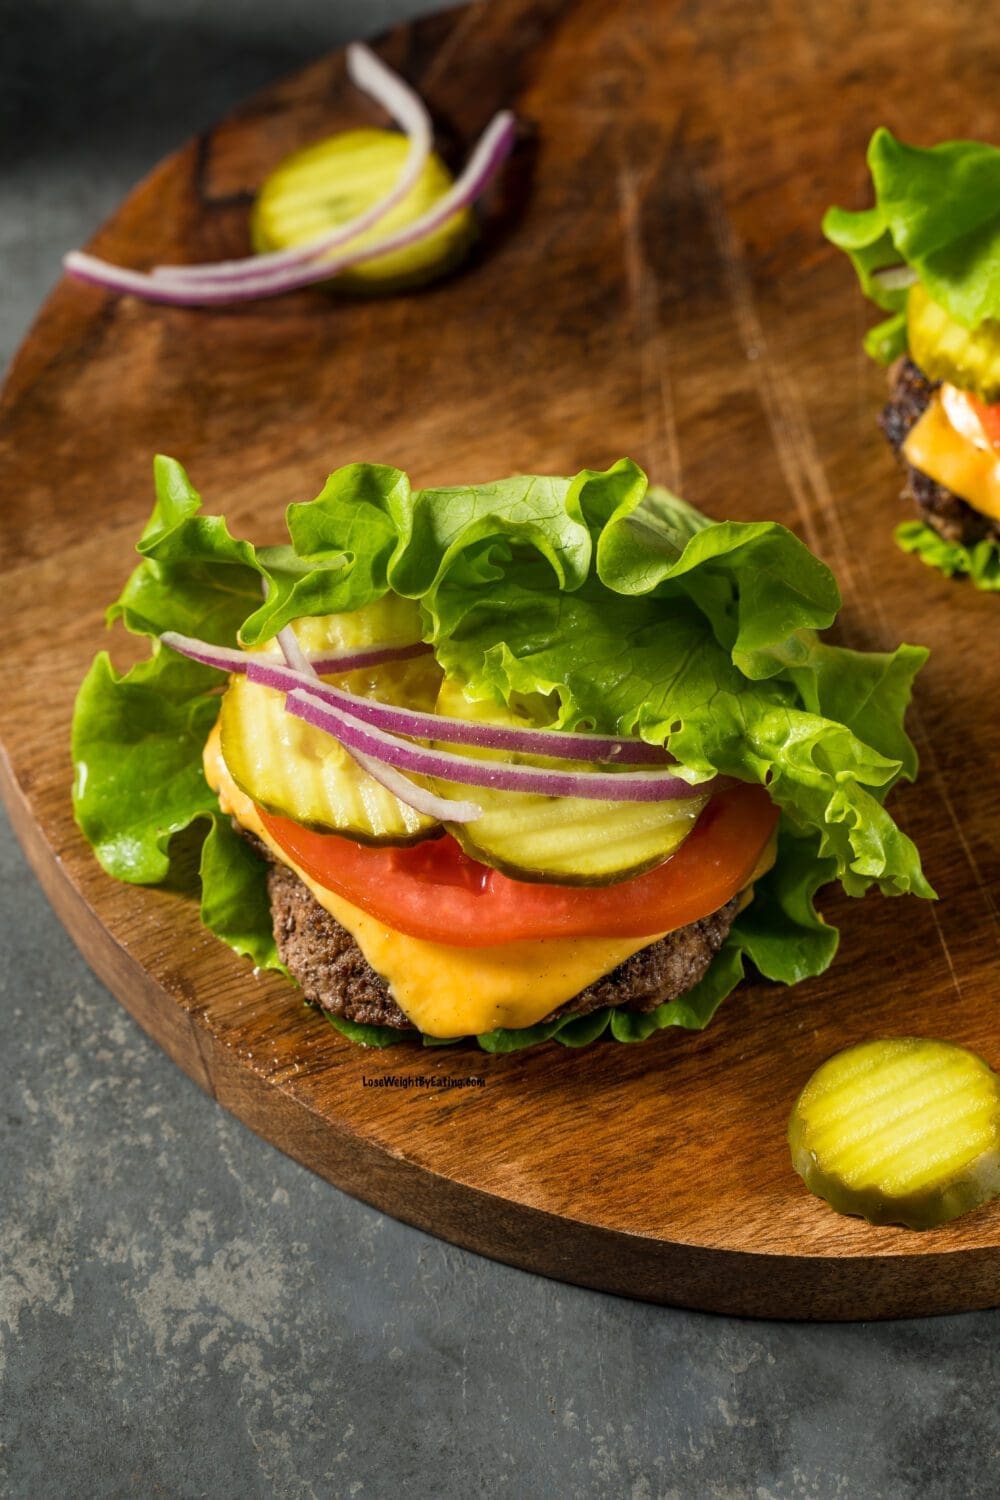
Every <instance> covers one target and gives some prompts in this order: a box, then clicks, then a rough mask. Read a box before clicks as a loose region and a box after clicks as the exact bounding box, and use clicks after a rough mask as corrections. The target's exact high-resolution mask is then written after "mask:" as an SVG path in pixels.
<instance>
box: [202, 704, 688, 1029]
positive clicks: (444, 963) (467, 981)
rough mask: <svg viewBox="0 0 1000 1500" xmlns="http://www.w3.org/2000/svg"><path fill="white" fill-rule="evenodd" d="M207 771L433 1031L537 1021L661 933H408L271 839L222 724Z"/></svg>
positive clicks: (410, 1013) (229, 807)
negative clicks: (458, 943)
mask: <svg viewBox="0 0 1000 1500" xmlns="http://www.w3.org/2000/svg"><path fill="white" fill-rule="evenodd" d="M205 776H206V779H207V781H208V784H209V786H210V787H211V788H212V790H213V791H214V792H215V793H216V794H217V796H218V798H219V806H220V807H221V808H222V811H223V812H225V813H229V814H230V815H231V816H232V817H234V818H235V819H236V821H237V822H238V823H239V824H240V825H241V826H242V827H243V828H246V829H248V830H249V831H250V832H251V833H254V834H256V836H257V837H258V838H259V839H260V840H261V841H262V842H263V843H265V844H267V846H268V848H269V849H270V850H271V851H272V853H273V854H274V855H275V857H276V858H277V859H279V860H280V861H281V863H282V864H284V865H288V866H289V867H290V868H291V869H293V870H294V871H295V873H296V875H298V877H299V879H300V880H301V881H302V882H303V884H304V885H306V886H308V887H309V889H310V891H312V893H313V895H314V896H315V898H316V900H317V901H318V902H319V904H320V906H322V907H323V908H324V909H325V910H326V911H328V912H329V913H330V915H331V916H332V917H333V918H334V919H335V920H336V921H338V922H339V923H340V925H341V927H344V928H346V929H347V931H348V932H349V933H350V934H351V937H352V938H353V939H354V941H355V942H356V943H357V945H358V947H359V948H360V949H361V952H362V953H363V954H364V956H365V958H366V959H367V961H368V963H369V964H370V965H371V967H372V968H373V969H374V970H375V972H376V974H380V975H381V976H382V978H383V979H384V980H385V981H386V983H387V984H388V986H389V988H390V990H391V991H392V996H393V999H394V1000H395V1001H396V1004H397V1005H398V1006H399V1008H400V1010H401V1011H402V1012H403V1014H404V1015H405V1016H406V1017H407V1018H408V1019H409V1020H410V1021H412V1022H413V1024H414V1026H416V1027H417V1028H418V1030H420V1031H423V1032H425V1033H426V1035H427V1036H436V1037H455V1036H471V1035H475V1034H476V1033H478V1032H481V1031H493V1030H495V1029H496V1028H497V1027H500V1026H503V1027H510V1028H517V1027H521V1026H534V1025H535V1023H536V1022H538V1021H540V1020H542V1018H543V1017H544V1016H547V1015H548V1014H549V1012H550V1011H552V1010H555V1008H556V1007H557V1006H559V1005H562V1004H563V1002H564V1001H566V1000H569V999H571V998H572V997H573V996H574V995H577V994H579V992H580V991H581V990H584V989H586V988H587V986H588V985H589V984H593V983H594V981H595V980H596V979H600V978H601V976H602V975H603V974H610V972H611V970H612V969H616V968H617V967H618V965H619V964H621V963H624V962H625V960H626V959H627V958H629V957H630V956H631V955H632V954H633V953H637V952H638V951H639V949H640V948H646V947H648V946H649V944H650V943H655V942H656V940H657V938H658V937H662V936H663V934H662V933H654V934H653V935H652V936H651V937H643V938H634V937H633V938H539V939H537V940H534V941H530V942H527V941H526V942H516V943H497V944H495V945H493V946H491V947H486V948H454V947H452V946H450V945H449V944H447V943H431V942H428V941H427V940H426V939H424V938H415V937H409V936H407V934H406V933H403V932H396V931H395V930H394V929H393V928H391V927H386V926H385V925H384V923H382V922H380V921H379V920H378V919H377V918H376V917H372V916H369V915H368V913H367V912H364V911H360V910H359V909H358V907H356V906H354V905H352V904H351V902H349V901H345V900H344V898H343V897H342V896H337V895H335V894H334V893H333V891H328V890H327V889H326V888H325V887H324V886H321V885H319V884H317V882H316V881H315V880H312V879H310V877H309V876H308V875H306V874H305V873H304V872H303V871H302V870H300V869H299V867H298V865H296V864H295V863H294V862H293V861H292V860H290V859H289V857H288V855H287V854H286V853H285V852H284V850H282V849H280V848H279V847H278V845H277V844H275V842H274V840H273V839H272V838H270V836H269V835H268V833H267V831H266V830H265V828H264V825H263V823H262V822H261V821H260V818H259V817H258V815H257V809H256V808H255V807H254V804H253V802H252V801H251V800H250V798H249V797H247V796H246V795H245V794H244V793H243V792H241V791H240V789H239V787H238V786H237V785H236V783H235V782H234V781H233V779H232V777H231V776H230V774H229V771H228V769H227V767H226V763H225V761H224V760H223V758H222V752H221V749H220V746H219V732H218V726H216V728H215V729H213V730H212V733H211V734H210V736H209V738H208V742H207V744H206V745H205Z"/></svg>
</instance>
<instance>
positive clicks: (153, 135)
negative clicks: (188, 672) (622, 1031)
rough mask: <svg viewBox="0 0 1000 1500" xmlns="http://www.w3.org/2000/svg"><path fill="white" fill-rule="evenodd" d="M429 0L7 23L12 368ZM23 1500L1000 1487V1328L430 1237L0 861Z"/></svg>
mask: <svg viewBox="0 0 1000 1500" xmlns="http://www.w3.org/2000/svg"><path fill="white" fill-rule="evenodd" d="M430 8H431V6H430V5H428V4H427V0H409V3H408V4H407V3H402V0H382V3H378V4H376V3H368V4H365V3H363V0H354V3H351V4H348V3H346V0H339V3H338V0H325V3H320V0H282V3H281V4H280V5H278V6H273V5H265V4H263V3H261V0H253V3H249V0H246V3H242V4H236V3H233V4H228V5H227V4H226V3H224V0H130V3H125V0H62V3H57V0H13V3H12V0H7V3H6V4H5V5H0V21H2V23H3V25H2V33H0V34H2V35H3V38H4V41H3V45H2V47H0V115H2V139H3V142H4V147H3V150H4V161H3V166H2V169H0V257H2V266H3V275H2V285H3V300H2V306H0V358H2V359H3V360H4V361H6V359H8V358H9V356H10V354H11V353H12V352H13V348H14V346H15V344H16V341H17V339H18V338H19V337H20V336H21V334H22V333H23V331H24V329H25V328H26V327H27V324H28V322H29V320H30V318H31V315H32V312H33V310H34V309H35V307H36V306H37V304H38V303H39V301H40V300H41V299H42V297H43V296H44V294H45V292H46V291H47V289H48V287H49V286H50V285H51V283H52V281H53V279H54V278H55V276H56V274H57V267H58V261H59V256H60V254H61V252H62V250H63V249H64V248H66V247H68V246H71V245H74V244H77V243H79V242H80V241H81V240H82V239H83V238H84V237H85V236H86V235H87V234H88V232H89V231H90V230H91V229H92V228H93V226H95V225H96V223H97V222H98V221H99V220H100V219H101V218H102V216H103V215H104V214H106V213H107V212H109V211H110V210H111V209H112V207H113V206H114V204H115V203H116V202H117V201H118V199H119V198H120V196H121V195H122V194H123V193H124V192H125V191H126V189H127V188H128V187H129V185H130V183H131V182H132V181H133V180H134V179H135V178H136V177H137V176H138V175H139V174H140V173H141V172H142V171H143V170H144V169H145V168H146V167H147V166H148V165H149V164H151V162H152V161H153V160H155V158H156V157H157V156H158V155H160V154H161V153H162V152H164V151H166V150H167V149H169V148H170V147H172V146H173V145H174V144H175V143H176V142H178V141H179V140H180V139H182V138H183V137H184V136H185V135H186V134H188V133H189V132H190V131H191V130H192V129H194V128H196V127H197V126H199V125H201V124H203V123H206V122H207V121H209V120H211V119H213V118H214V117H216V116H217V115H219V114H221V113H222V112H224V111H225V109H226V108H227V107H229V106H230V105H231V104H233V103H235V102H236V101H237V100H238V99H240V98H242V97H243V96H245V95H246V94H247V93H248V92H250V91H251V90H252V89H254V88H256V87H257V86H259V85H260V84H262V83H263V82H264V81H265V80H266V79H268V78H270V77H272V76H275V75H277V74H280V73H282V72H284V71H287V70H289V69H290V68H292V67H294V66H296V65H297V64H298V63H300V62H301V61H304V60H305V59H307V58H308V57H310V56H312V55H314V54H315V53H317V52H319V51H321V50H323V49H325V48H327V47H329V46H331V45H333V44H336V43H338V42H340V41H342V40H344V39H346V38H348V37H349V36H351V35H360V34H362V33H364V32H370V31H373V30H375V29H377V28H378V27H379V26H380V25H383V24H385V23H386V22H387V21H388V20H389V19H390V18H391V17H392V16H394V15H397V16H402V15H404V14H406V13H415V12H417V11H419V10H421V9H425V10H426V9H430ZM0 934H2V936H0V943H2V956H3V963H2V965H0V1086H2V1093H0V1492H2V1493H3V1494H5V1495H12V1496H19V1497H20V1496H25V1497H27V1496H30V1497H32V1500H35V1497H49V1496H51V1497H65V1496H86V1497H91V1496H95V1497H98V1496H99V1497H104V1496H152V1495H158V1496H170V1497H174V1496H184V1497H187V1496H192V1497H193V1496H211V1497H213V1500H214V1497H240V1500H245V1497H247V1500H248V1497H256V1496H262V1497H263V1496H274V1495H277V1496H288V1497H300V1496H302V1497H309V1496H327V1495H335V1496H341V1495H343V1496H354V1495H358V1496H362V1497H364V1496H377V1497H378V1496H391V1495H396V1494H406V1495H408V1496H413V1497H424V1496H427V1497H443V1500H451V1497H465V1496H472V1495H504V1496H505V1495H510V1496H515V1497H535V1496H538V1497H550V1496H551V1497H559V1500H562V1497H577V1496H579V1497H591V1496H593V1497H614V1496H631V1497H633V1500H653V1497H660V1496H663V1497H666V1496H677V1497H685V1500H686V1497H699V1500H700V1497H716V1500H722V1497H725V1500H730V1497H744V1496H746V1497H753V1500H768V1497H785V1496H789V1497H791V1496H801V1497H820V1500H823V1497H827V1496H846V1497H855V1496H878V1497H887V1500H896V1497H911V1496H920V1497H924V1500H944V1497H948V1500H951V1497H956V1500H958V1497H962V1500H974V1497H980V1496H981V1497H987V1496H990V1497H992V1496H995V1495H997V1494H998V1493H1000V1481H998V1477H997V1476H998V1472H1000V1465H998V1460H1000V1428H998V1421H997V1388H998V1375H1000V1360H998V1353H997V1337H998V1334H1000V1315H995V1314H977V1315H969V1316H965V1317H958V1318H945V1319H936V1320H930V1321H927V1322H911V1323H896V1324H882V1325H867V1326H862V1325H859V1326H846V1327H817V1326H795V1325H781V1324H761V1323H750V1322H740V1321H737V1320H732V1319H722V1318H713V1317H707V1316H701V1315H698V1314H693V1313H683V1312H675V1311H670V1310H666V1309H661V1308H653V1307H645V1306H641V1305H638V1304H631V1303H628V1302H624V1301H619V1300H617V1299H615V1298H611V1297H605V1296H600V1295H596V1294H593V1293H590V1292H585V1291H581V1290H578V1289H575V1288H572V1287H565V1286H560V1285H558V1284H556V1283H552V1282H545V1281H542V1280H539V1279H536V1278H534V1277H531V1276H527V1275H523V1274H521V1273H519V1272H516V1271H512V1270H509V1269H508V1268H506V1267H503V1266H498V1265H493V1264H491V1263H489V1262H487V1261H483V1260H479V1259H477V1258H475V1257H474V1256H471V1255H468V1254H465V1253H464V1252H461V1251H458V1250H455V1249H453V1248H451V1247H449V1246H448V1245H444V1244H441V1243H439V1242H437V1241H435V1240H433V1239H430V1238H428V1237H427V1236H425V1235H422V1234H418V1233H416V1232H415V1231H413V1230H410V1229H406V1228H404V1227H402V1226H400V1225H398V1224H395V1223H393V1222H391V1221H390V1220H387V1219H384V1218H382V1217H381V1216H380V1215H378V1214H376V1213H373V1212H372V1211H371V1210H369V1209H367V1208H365V1207H363V1206H361V1205H359V1204H357V1203H354V1202H352V1201H351V1200H350V1199H348V1198H345V1197H344V1196H342V1195H341V1194H339V1193H337V1192H335V1191H334V1190H333V1189H332V1188H329V1187H328V1186H327V1185H326V1184H325V1183H322V1182H320V1181H318V1180H317V1179H315V1178H313V1177H312V1176H310V1175H309V1174H308V1173H307V1172H305V1171H303V1170H302V1169H301V1168H299V1167H297V1166H296V1165H294V1164H293V1163H292V1162H290V1161H287V1160H285V1159H284V1158H283V1157H281V1156H279V1155H278V1154H277V1152H275V1151H273V1150H271V1149H270V1148H269V1147H268V1146H266V1145H264V1144H263V1143H262V1142H261V1141H259V1140H257V1139H256V1138H255V1137H254V1136H252V1135H250V1134H249V1132H248V1131H246V1130H245V1129H244V1128H243V1127H242V1126H240V1125H239V1124H237V1123H236V1122H235V1121H234V1120H232V1119H231V1118H229V1117H228V1116H227V1115H225V1114H223V1113H222V1112H221V1111H220V1110H219V1109H217V1108H216V1106H215V1105H214V1104H212V1103H211V1102H210V1101H209V1100H208V1099H206V1098H205V1097H203V1096H202V1095H201V1094H200V1093H199V1092H198V1090H197V1089H196V1088H195V1087H194V1086H193V1085H192V1084H190V1083H188V1082H187V1080H186V1079H185V1078H183V1077H182V1076H181V1074H180V1073H178V1072H177V1071H176V1070H175V1069H174V1067H173V1066H172V1064H171V1063H170V1062H168V1061H167V1059H166V1058H165V1057H164V1056H163V1055H162V1054H161V1053H160V1052H159V1051H158V1050H157V1048H156V1047H155V1046H153V1044H152V1043H151V1042H149V1041H148V1040H147V1039H146V1038H145V1036H144V1035H143V1034H142V1033H141V1032H140V1031H139V1030H138V1028H137V1027H136V1026H135V1025H134V1024H133V1023H132V1022H131V1020H130V1019H129V1018H128V1017H127V1016H126V1015H125V1014H124V1013H123V1012H122V1011H121V1010H120V1009H119V1007H118V1006H117V1004H116V1003H115V1001H114V1000H113V999H112V998H111V997H110V996H109V995H108V994H107V993H106V992H105V991H104V989H103V988H102V986H101V985H100V984H98V983H97V981H96V980H95V979H94V978H93V977H92V975H91V974H90V973H89V972H88V970H87V968H86V966H85V965H84V964H83V962H82V961H81V959H80V958H79V956H78V955H77V953H76V951H75V949H74V948H73V946H72V944H71V942H70V941H69V939H68V938H67V937H66V935H65V934H64V933H63V932H62V930H61V928H60V927H59V924H58V923H57V922H56V920H55V918H54V917H53V915H52V913H51V912H50V910H49V908H48V906H47V905H46V902H45V900H44V898H43V897H42V895H41V893H40V891H39V890H38V888H37V887H36V886H35V884H34V882H33V880H32V878H31V876H30V874H29V873H28V871H27V869H26V866H25V864H24V860H23V858H22V856H21V854H20V851H19V849H18V848H17V847H16V845H15V844H14V843H13V841H12V839H11V837H10V835H9V832H8V831H7V829H6V826H5V827H4V830H3V842H2V846H0Z"/></svg>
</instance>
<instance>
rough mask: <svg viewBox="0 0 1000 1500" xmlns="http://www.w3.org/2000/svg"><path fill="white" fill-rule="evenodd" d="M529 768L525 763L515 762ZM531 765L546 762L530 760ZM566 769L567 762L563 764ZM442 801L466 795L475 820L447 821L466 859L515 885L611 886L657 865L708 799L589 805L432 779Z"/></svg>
mask: <svg viewBox="0 0 1000 1500" xmlns="http://www.w3.org/2000/svg"><path fill="white" fill-rule="evenodd" d="M520 760H521V763H522V764H526V763H528V762H527V761H526V758H524V757H520ZM530 763H531V764H534V765H551V764H552V762H551V761H542V760H534V761H532V762H530ZM560 765H562V766H563V767H564V768H565V767H566V765H567V762H566V761H561V762H560ZM433 786H434V789H435V791H436V792H438V794H439V795H440V796H442V797H462V796H464V797H470V798H474V800H475V801H476V802H477V803H478V804H479V806H480V807H481V808H482V810H483V813H482V817H480V818H477V819H476V821H475V822H474V823H455V824H447V825H446V826H447V828H448V832H449V833H452V834H454V836H455V838H456V839H457V840H458V842H459V843H460V844H461V846H462V848H463V849H464V850H465V852H466V854H469V855H471V856H472V858H473V859H478V860H479V861H480V863H482V864H484V865H492V866H493V867H494V869H497V870H502V871H503V873H504V874H505V875H510V876H511V877H512V878H513V879H514V880H526V881H541V882H548V883H550V884H555V885H613V884H615V883H616V882H617V881H619V880H629V879H631V877H632V876H633V875H641V874H642V872H643V871H644V870H649V869H652V867H653V866H654V865H658V864H662V862H663V860H665V859H667V858H669V856H670V855H671V854H674V853H675V852H676V850H677V849H678V848H679V847H680V845H681V844H682V843H683V842H684V840H685V839H686V838H687V836H688V834H689V833H690V832H691V830H692V828H693V827H694V825H695V823H696V821H697V819H698V815H699V813H700V812H701V811H702V809H703V808H704V806H705V804H706V802H707V801H708V798H707V796H700V797H697V796H694V797H684V798H683V799H680V798H678V799H676V800H674V801H670V802H593V801H591V800H590V799H589V798H584V797H539V796H535V795H534V794H532V793H528V792H494V791H491V790H489V789H488V788H485V787H479V786H477V787H475V788H473V789H470V788H469V787H460V786H458V785H457V784H455V783H452V782H447V781H436V780H435V781H434V782H433Z"/></svg>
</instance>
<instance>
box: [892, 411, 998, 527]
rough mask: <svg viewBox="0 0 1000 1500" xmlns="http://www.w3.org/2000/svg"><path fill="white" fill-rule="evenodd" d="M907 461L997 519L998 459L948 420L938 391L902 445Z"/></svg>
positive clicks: (990, 450) (993, 452)
mask: <svg viewBox="0 0 1000 1500" xmlns="http://www.w3.org/2000/svg"><path fill="white" fill-rule="evenodd" d="M903 456H904V458H905V459H906V461H907V463H908V464H912V465H913V467H914V468H915V469H919V470H920V471H921V473H922V474H927V475H929V476H930V478H931V479H934V480H936V481H937V483H938V484H943V485H944V487H945V489H949V490H951V491H952V492H953V494H956V495H959V496H961V498H962V499H963V500H967V501H968V502H969V504H970V505H973V506H975V508H976V510H979V511H982V513H983V515H985V516H993V517H994V518H995V519H996V520H1000V458H998V457H997V454H996V453H995V451H993V450H992V449H986V448H981V447H979V446H977V445H976V444H975V443H973V442H971V441H970V440H969V438H968V437H967V436H966V435H964V434H963V433H960V432H957V431H956V429H955V428H954V427H953V426H952V424H951V422H950V421H949V420H948V415H947V412H946V411H945V408H944V406H943V405H942V402H941V395H940V392H939V391H935V392H934V395H933V396H932V397H931V400H930V405H929V406H928V407H927V410H926V411H925V412H924V414H923V416H922V417H921V418H920V420H919V421H918V422H916V423H915V424H914V426H913V427H911V429H910V431H909V433H908V434H907V437H906V441H905V442H904V444H903Z"/></svg>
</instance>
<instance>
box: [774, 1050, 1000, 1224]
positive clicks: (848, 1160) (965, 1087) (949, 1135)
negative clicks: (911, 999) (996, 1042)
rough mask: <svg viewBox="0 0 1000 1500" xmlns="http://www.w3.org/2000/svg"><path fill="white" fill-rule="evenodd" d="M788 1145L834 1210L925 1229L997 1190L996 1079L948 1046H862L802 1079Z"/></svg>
mask: <svg viewBox="0 0 1000 1500" xmlns="http://www.w3.org/2000/svg"><path fill="white" fill-rule="evenodd" d="M788 1143H789V1145H790V1147H791V1152H792V1163H793V1165H794V1167H795V1170H796V1171H797V1172H798V1173H799V1175H800V1177H802V1179H803V1181H804V1182H805V1184H806V1186H807V1187H808V1188H809V1190H810V1192H812V1193H815V1194H816V1195H817V1196H818V1197H820V1198H825V1199H826V1201H827V1203H829V1204H830V1207H831V1208H835V1209H836V1210H837V1212H838V1213H842V1214H856V1215H859V1216H860V1217H861V1218H864V1219H867V1220H868V1221H869V1223H872V1224H903V1225H905V1226H906V1227H907V1228H908V1229H933V1228H934V1227H935V1226H936V1225H938V1224H946V1223H947V1222H948V1220H949V1219H955V1218H957V1217H958V1215H959V1214H964V1213H967V1212H968V1211H969V1210H970V1209H973V1208H978V1207H979V1206H980V1205H981V1204H983V1203H988V1202H989V1200H990V1199H991V1198H994V1197H996V1196H997V1194H1000V1077H998V1075H997V1074H996V1073H994V1072H993V1071H992V1069H991V1068H990V1067H989V1066H988V1065H987V1064H986V1063H985V1062H984V1061H983V1059H982V1058H981V1057H977V1056H976V1054H975V1053H974V1052H970V1051H969V1050H968V1049H967V1048H965V1047H959V1046H956V1045H955V1044H954V1043H953V1042H939V1041H933V1040H931V1039H930V1038H927V1037H897V1038H894V1039H892V1040H889V1041H875V1042H863V1043H861V1045H860V1046H857V1047H849V1048H848V1049H847V1050H846V1051H845V1052H838V1053H837V1054H836V1056H835V1057H831V1058H830V1059H829V1061H828V1062H825V1063H824V1064H823V1065H822V1067H820V1068H818V1069H817V1071H816V1072H815V1073H814V1074H813V1076H812V1078H810V1080H809V1082H808V1083H807V1084H806V1086H805V1088H804V1089H803V1091H802V1093H801V1094H800V1095H799V1098H798V1100H797V1102H796V1104H795V1108H794V1109H793V1110H792V1116H791V1119H790V1121H789V1125H788Z"/></svg>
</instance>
